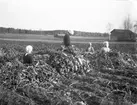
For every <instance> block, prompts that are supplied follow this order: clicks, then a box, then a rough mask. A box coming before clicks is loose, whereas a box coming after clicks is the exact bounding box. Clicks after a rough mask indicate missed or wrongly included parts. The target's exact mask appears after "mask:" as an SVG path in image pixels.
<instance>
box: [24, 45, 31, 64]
mask: <svg viewBox="0 0 137 105" xmlns="http://www.w3.org/2000/svg"><path fill="white" fill-rule="evenodd" d="M32 51H33V47H32V46H31V45H28V46H26V53H25V54H24V56H23V63H24V64H32V63H33V58H32Z"/></svg>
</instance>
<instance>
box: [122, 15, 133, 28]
mask: <svg viewBox="0 0 137 105" xmlns="http://www.w3.org/2000/svg"><path fill="white" fill-rule="evenodd" d="M123 28H124V29H126V30H132V29H133V24H132V21H131V18H130V16H129V15H128V16H127V17H126V18H125V20H124V22H123Z"/></svg>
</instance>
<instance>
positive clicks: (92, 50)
mask: <svg viewBox="0 0 137 105" xmlns="http://www.w3.org/2000/svg"><path fill="white" fill-rule="evenodd" d="M87 51H88V52H91V53H94V52H95V50H94V48H93V46H92V43H91V42H90V43H89V47H88V49H87Z"/></svg>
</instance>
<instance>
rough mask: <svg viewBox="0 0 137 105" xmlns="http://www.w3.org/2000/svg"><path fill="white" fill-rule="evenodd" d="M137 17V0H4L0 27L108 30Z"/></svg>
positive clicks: (0, 10) (1, 6) (2, 1)
mask: <svg viewBox="0 0 137 105" xmlns="http://www.w3.org/2000/svg"><path fill="white" fill-rule="evenodd" d="M128 14H129V15H130V17H131V19H132V21H133V22H134V21H135V20H137V0H0V26H3V27H14V28H24V29H43V30H56V29H65V30H79V31H89V32H106V31H107V24H108V23H110V24H111V26H112V28H122V22H123V19H124V18H125V17H126V16H127V15H128Z"/></svg>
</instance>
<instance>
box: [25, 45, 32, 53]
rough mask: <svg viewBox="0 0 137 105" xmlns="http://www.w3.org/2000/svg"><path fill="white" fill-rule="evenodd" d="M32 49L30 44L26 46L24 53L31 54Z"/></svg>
mask: <svg viewBox="0 0 137 105" xmlns="http://www.w3.org/2000/svg"><path fill="white" fill-rule="evenodd" d="M32 51H33V47H32V46H31V45H28V46H26V54H31V53H32Z"/></svg>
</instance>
